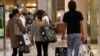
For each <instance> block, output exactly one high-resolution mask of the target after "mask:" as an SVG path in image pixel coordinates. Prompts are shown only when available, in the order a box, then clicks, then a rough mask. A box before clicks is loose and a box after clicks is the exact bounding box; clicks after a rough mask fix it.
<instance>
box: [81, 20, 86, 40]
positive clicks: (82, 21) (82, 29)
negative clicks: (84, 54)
mask: <svg viewBox="0 0 100 56" xmlns="http://www.w3.org/2000/svg"><path fill="white" fill-rule="evenodd" d="M80 30H81V35H82V38H81V40H82V41H83V42H84V41H85V40H86V37H85V29H84V20H81V21H80Z"/></svg>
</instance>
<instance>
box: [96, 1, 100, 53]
mask: <svg viewBox="0 0 100 56" xmlns="http://www.w3.org/2000/svg"><path fill="white" fill-rule="evenodd" d="M97 1H98V3H97V26H98V38H97V39H98V55H100V54H99V52H100V6H99V5H100V0H97Z"/></svg>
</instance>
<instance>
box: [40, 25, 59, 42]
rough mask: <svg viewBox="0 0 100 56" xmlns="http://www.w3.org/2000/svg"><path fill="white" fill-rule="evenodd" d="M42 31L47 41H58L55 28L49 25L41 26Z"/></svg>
mask: <svg viewBox="0 0 100 56" xmlns="http://www.w3.org/2000/svg"><path fill="white" fill-rule="evenodd" d="M40 33H41V36H42V37H44V39H45V42H49V43H54V42H56V41H57V37H56V35H55V32H54V30H53V29H52V28H50V27H48V26H41V27H40Z"/></svg>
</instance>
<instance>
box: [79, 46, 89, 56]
mask: <svg viewBox="0 0 100 56" xmlns="http://www.w3.org/2000/svg"><path fill="white" fill-rule="evenodd" d="M79 56H90V50H89V48H88V46H87V45H86V44H81V45H80V48H79Z"/></svg>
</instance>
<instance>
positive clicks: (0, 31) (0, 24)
mask: <svg viewBox="0 0 100 56" xmlns="http://www.w3.org/2000/svg"><path fill="white" fill-rule="evenodd" d="M1 37H4V6H3V5H0V38H1Z"/></svg>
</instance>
